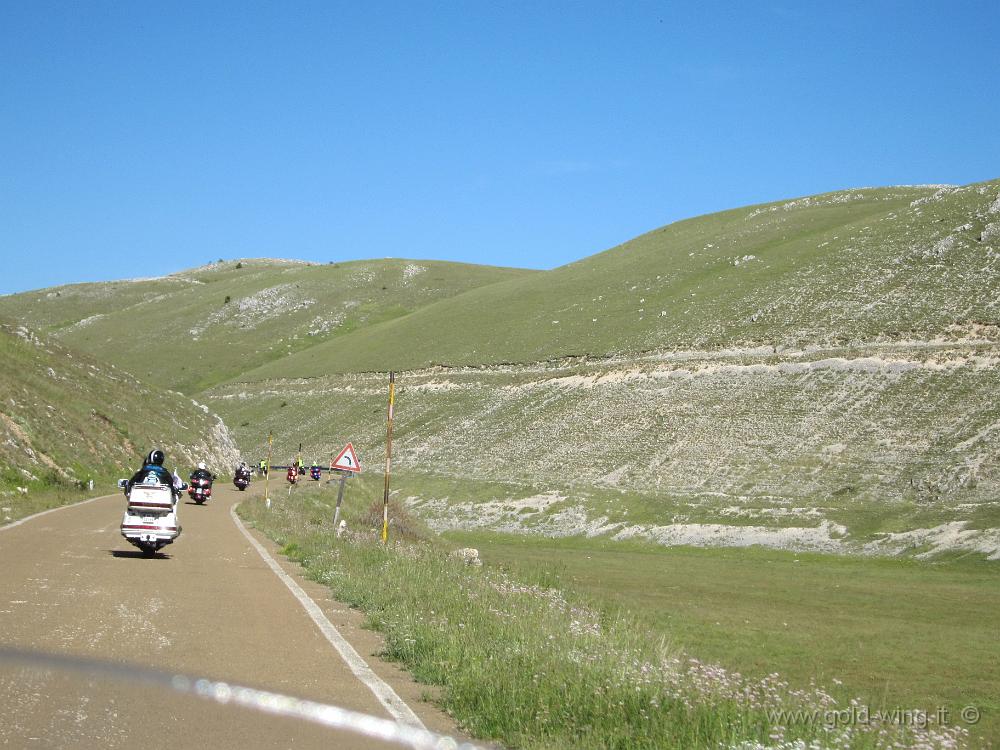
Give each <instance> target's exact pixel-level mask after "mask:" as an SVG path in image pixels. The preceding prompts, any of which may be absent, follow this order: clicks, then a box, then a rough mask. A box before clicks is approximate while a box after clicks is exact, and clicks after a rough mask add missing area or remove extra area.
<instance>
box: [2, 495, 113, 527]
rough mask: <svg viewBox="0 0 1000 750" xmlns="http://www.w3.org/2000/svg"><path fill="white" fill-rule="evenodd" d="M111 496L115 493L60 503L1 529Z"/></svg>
mask: <svg viewBox="0 0 1000 750" xmlns="http://www.w3.org/2000/svg"><path fill="white" fill-rule="evenodd" d="M109 497H114V495H101V496H100V497H92V498H90V499H89V500H81V501H80V502H77V503H70V504H69V505H60V506H58V507H56V508H49V509H48V510H43V511H41V512H40V513H35V514H33V515H30V516H25V517H24V518H19V519H18V520H16V521H11V522H10V523H8V524H5V525H4V526H0V531H6V530H7V529H13V528H14V527H15V526H20V525H21V524H22V523H27V522H28V521H31V520H34V519H35V518H39V517H40V516H47V515H48V514H49V513H55V512H56V511H57V510H66V508H75V507H76V506H78V505H86V504H87V503H92V502H95V501H97V500H106V499H107V498H109Z"/></svg>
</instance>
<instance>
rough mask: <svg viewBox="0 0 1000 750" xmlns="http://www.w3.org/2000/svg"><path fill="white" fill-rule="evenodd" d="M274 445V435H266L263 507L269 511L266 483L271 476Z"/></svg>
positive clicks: (269, 502) (269, 500) (269, 496)
mask: <svg viewBox="0 0 1000 750" xmlns="http://www.w3.org/2000/svg"><path fill="white" fill-rule="evenodd" d="M273 445H274V433H272V432H268V433H267V464H266V465H265V466H264V505H265V506H266V507H267V508H268V509H269V510H270V508H271V495H270V493H268V491H267V489H268V487H267V482H268V479H269V478H270V476H271V446H273Z"/></svg>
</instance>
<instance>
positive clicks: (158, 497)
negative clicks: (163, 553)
mask: <svg viewBox="0 0 1000 750" xmlns="http://www.w3.org/2000/svg"><path fill="white" fill-rule="evenodd" d="M118 487H119V488H120V489H121V490H122V491H123V492H124V494H125V497H126V499H127V503H126V505H125V515H124V517H123V518H122V523H121V532H122V536H123V537H125V540H126V541H127V542H128V543H129V544H133V545H135V546H136V547H138V548H139V549H140V550H142V551H143V553H144V554H146V555H153V554H155V553H156V552H157V551H158V550H159V549H160V548H161V547H164V546H166V545H168V544H172V543H173V541H174V540H175V539H176V538H177V537H179V536H180V534H181V524H180V522H179V521H178V520H177V501H176V500H175V499H174V492H173V488H172V487H169V486H167V485H164V484H160V483H159V481H158V480H157V478H156V477H155V476H153V475H149V476H147V477H146V478H145V479H144V480H143V482H142V483H141V484H133V485H132V486H131V488H130V487H129V482H128V480H127V479H119V480H118ZM185 489H187V485H186V484H182V485H181V491H183V490H185Z"/></svg>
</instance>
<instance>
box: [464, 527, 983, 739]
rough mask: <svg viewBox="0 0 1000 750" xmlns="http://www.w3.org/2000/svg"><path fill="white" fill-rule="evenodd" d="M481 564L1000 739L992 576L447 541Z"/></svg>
mask: <svg viewBox="0 0 1000 750" xmlns="http://www.w3.org/2000/svg"><path fill="white" fill-rule="evenodd" d="M444 537H445V539H447V540H449V541H451V542H454V543H456V544H461V545H466V546H472V547H476V548H477V549H479V551H480V554H481V557H482V558H483V559H484V561H485V562H486V564H487V565H491V566H497V567H499V568H501V569H503V570H508V571H510V572H511V573H513V574H515V575H524V574H528V575H536V574H537V571H557V572H558V580H559V582H560V584H561V585H564V586H568V587H571V588H572V589H573V590H575V591H578V592H579V593H581V594H583V595H585V596H587V597H589V598H590V601H591V602H592V603H594V605H595V606H599V607H601V608H604V609H611V610H615V609H621V610H625V611H628V612H630V613H631V614H632V615H634V616H635V617H636V618H637V619H638V620H640V621H641V622H642V623H643V624H644V625H645V626H646V627H648V628H650V630H651V631H653V632H654V633H657V634H659V635H661V636H662V637H669V638H670V640H671V642H672V643H673V645H674V646H675V647H676V648H679V649H683V650H684V651H686V652H689V653H693V654H697V655H698V656H699V657H700V658H703V659H706V660H710V661H716V662H719V663H720V664H723V665H725V666H726V667H727V668H730V669H734V670H738V671H739V672H741V673H742V674H745V675H747V676H749V677H758V678H759V677H763V676H765V675H767V674H769V673H771V672H779V673H781V674H782V675H783V676H785V677H787V678H788V679H789V680H790V681H791V682H793V683H795V684H799V685H805V684H808V683H809V682H810V681H811V680H816V681H817V682H818V683H820V684H826V685H830V684H832V682H833V680H835V679H836V680H840V681H841V682H842V683H843V690H844V691H846V692H847V693H849V694H850V695H852V696H857V697H859V698H860V699H861V700H862V702H863V703H864V704H865V705H868V706H871V707H872V708H873V709H874V708H882V709H894V708H904V709H905V708H922V709H925V710H929V711H933V710H936V709H937V707H939V706H946V707H948V708H949V709H950V710H951V716H952V717H957V716H958V715H959V711H960V710H961V709H962V708H963V707H964V706H967V705H975V706H977V707H978V708H979V710H980V711H981V712H982V719H981V721H980V723H979V724H978V725H977V726H974V727H970V729H971V730H972V734H973V735H974V736H977V737H980V738H983V739H988V740H991V741H993V742H996V741H997V740H998V739H1000V699H998V696H997V691H996V686H997V685H998V684H1000V639H998V636H1000V624H998V621H997V613H998V612H1000V585H998V584H1000V567H998V566H997V564H996V563H990V562H987V561H984V560H983V559H982V557H981V556H973V555H963V556H950V557H941V558H936V559H935V561H934V562H926V561H918V560H913V559H890V558H868V557H847V556H834V555H818V554H805V553H800V554H796V553H791V552H783V551H775V550H764V549H760V548H750V549H738V550H736V549H718V548H708V549H698V548H690V547H669V548H664V547H658V546H655V545H647V544H638V543H622V542H608V541H605V540H595V539H581V538H566V539H544V538H539V537H528V536H515V535H506V534H496V533H488V532H448V533H446V534H445V535H444Z"/></svg>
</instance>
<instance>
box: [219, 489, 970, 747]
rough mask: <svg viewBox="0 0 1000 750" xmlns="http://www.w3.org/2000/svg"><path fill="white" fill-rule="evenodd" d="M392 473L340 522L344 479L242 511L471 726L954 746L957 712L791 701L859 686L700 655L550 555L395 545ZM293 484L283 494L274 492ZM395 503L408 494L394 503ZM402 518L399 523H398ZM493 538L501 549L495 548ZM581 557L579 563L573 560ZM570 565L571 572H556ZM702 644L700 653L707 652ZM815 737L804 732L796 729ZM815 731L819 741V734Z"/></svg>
mask: <svg viewBox="0 0 1000 750" xmlns="http://www.w3.org/2000/svg"><path fill="white" fill-rule="evenodd" d="M377 490H378V483H376V482H375V481H374V480H373V479H370V478H366V479H365V480H364V481H360V482H358V483H357V484H355V485H352V486H351V487H350V488H349V492H350V497H351V501H350V503H349V504H347V503H345V508H344V515H345V517H346V518H347V520H348V525H349V527H350V529H351V531H350V532H348V534H347V535H345V536H342V537H341V538H337V536H336V534H335V532H334V529H333V526H332V516H333V508H332V506H333V504H334V502H335V497H336V493H335V491H334V490H333V487H332V486H328V487H324V486H322V485H320V486H315V485H313V486H311V487H310V486H308V485H307V486H304V487H301V488H298V489H297V490H295V491H293V492H292V494H291V496H290V497H288V498H287V499H277V500H276V501H274V502H273V504H272V507H271V509H270V510H268V509H266V508H265V506H264V504H263V503H262V502H261V501H260V499H259V498H256V499H248V500H247V501H246V502H244V503H243V504H242V505H241V506H240V511H239V512H240V515H241V516H242V517H243V518H244V519H246V520H247V521H248V522H250V523H252V524H253V525H255V526H256V527H257V528H259V529H261V530H262V531H263V532H264V533H266V534H268V535H269V536H270V537H271V538H273V539H275V540H276V541H277V542H278V543H279V544H281V545H283V549H284V551H285V553H286V554H288V555H289V556H290V557H291V558H292V559H295V560H297V561H299V562H300V563H301V564H302V565H303V566H304V567H305V569H306V571H307V574H308V575H309V576H310V577H311V578H313V579H315V580H317V581H320V582H322V583H324V584H326V585H328V586H329V587H330V589H331V591H332V592H333V594H334V596H336V597H337V598H339V599H341V600H343V601H346V602H348V603H349V604H351V605H352V606H356V607H358V608H360V609H362V610H363V611H364V612H365V613H366V615H367V618H368V623H369V625H370V626H371V627H373V628H375V629H377V630H379V631H381V632H382V633H383V634H384V636H385V654H384V655H385V656H386V657H387V658H389V659H393V660H398V661H400V662H402V663H403V664H404V665H406V666H407V668H408V669H409V670H410V671H411V673H412V674H413V675H414V677H415V678H416V679H417V680H419V681H422V682H425V683H428V684H432V685H437V686H441V688H442V690H441V692H440V698H439V699H438V700H439V701H440V703H441V705H442V706H443V708H444V709H445V710H447V711H448V712H449V713H450V714H451V715H452V716H453V717H455V719H456V720H457V721H458V722H459V723H460V724H461V725H462V726H463V727H464V728H465V729H467V730H468V731H469V732H471V733H472V734H474V735H475V736H477V737H479V738H482V739H489V740H497V741H500V742H503V743H505V744H507V745H509V746H512V747H521V748H560V749H561V748H566V749H567V750H568V749H569V748H621V749H622V750H625V749H626V748H701V747H744V746H746V747H751V746H752V747H761V746H773V747H787V748H792V747H807V746H808V747H813V746H815V747H820V746H821V747H845V748H848V747H850V748H867V747H876V746H879V744H880V743H881V744H882V746H887V745H888V744H890V743H892V742H894V741H895V742H898V743H899V744H898V745H896V746H898V747H928V748H932V747H953V746H959V745H961V744H963V742H964V740H965V736H964V734H963V732H962V731H961V730H960V729H959V728H956V727H945V728H942V727H925V728H917V727H891V726H883V727H882V730H883V732H882V734H879V732H878V731H876V730H875V729H874V728H873V727H867V726H831V725H824V724H823V723H822V722H809V721H804V722H797V723H796V722H790V721H787V720H785V719H779V718H778V717H775V716H773V715H771V713H770V712H773V711H776V710H788V711H794V710H803V711H812V710H819V711H823V710H829V709H831V708H832V707H834V706H842V705H847V704H846V700H847V698H848V697H849V696H848V695H847V694H846V693H844V692H843V691H840V690H835V691H834V693H833V694H831V693H830V692H827V691H826V690H824V689H822V688H820V687H818V686H816V685H811V684H806V685H799V686H796V685H794V684H790V683H789V682H786V681H785V680H784V679H783V678H782V677H781V676H779V675H778V674H776V673H770V674H767V675H764V676H762V677H750V676H744V675H742V674H740V673H737V672H735V671H729V670H726V669H723V668H721V667H719V666H717V665H714V664H712V663H710V662H707V661H705V660H704V659H700V660H699V659H694V658H692V657H690V656H688V653H697V652H687V653H685V652H684V651H682V650H681V649H679V648H678V647H677V646H676V644H674V643H672V642H671V639H672V634H671V633H670V632H669V631H662V630H661V631H659V632H658V631H657V630H655V629H653V628H651V627H650V626H649V624H648V623H647V622H645V621H643V620H642V619H639V618H637V617H635V616H633V615H631V614H630V613H629V612H628V611H626V610H624V609H622V608H621V607H606V608H605V607H601V606H595V604H594V602H595V600H594V599H593V597H590V598H589V600H588V599H587V598H584V597H581V596H580V595H578V594H576V593H574V591H573V589H574V588H575V587H574V585H573V584H572V583H571V582H570V583H567V581H566V573H564V574H563V575H562V576H553V575H552V573H551V571H550V570H549V566H545V565H539V566H529V568H528V569H525V568H523V566H518V567H517V568H516V569H515V568H513V567H511V568H510V569H508V570H503V569H501V568H500V567H499V566H495V565H487V566H484V567H481V568H477V567H475V566H471V565H468V564H466V563H465V562H463V561H462V560H460V559H458V558H457V557H455V556H453V555H451V554H449V551H448V545H447V544H445V543H444V542H443V541H442V540H440V539H437V540H435V539H429V540H428V541H424V542H417V543H406V542H401V541H397V540H395V539H394V538H393V537H391V543H390V544H389V545H387V546H383V545H382V544H381V543H380V542H378V540H377V534H376V533H375V532H374V530H373V529H371V528H370V525H371V522H370V521H368V522H367V523H366V522H365V521H364V517H365V516H366V514H368V509H369V508H370V507H371V505H372V501H377V499H378V491H377ZM274 496H275V497H276V498H280V497H281V495H280V494H276V495H274ZM394 511H395V507H394ZM390 533H391V532H390ZM487 554H490V553H489V552H487ZM569 570H570V569H569V566H568V565H567V567H566V571H567V573H568V572H569ZM557 578H561V579H562V581H563V585H562V586H553V585H552V584H553V583H555V582H556V580H557ZM699 656H701V655H700V654H699ZM797 741H801V742H802V743H803V744H801V745H795V744H794V743H795V742H797ZM810 742H813V743H816V744H815V745H808V744H807V743H810Z"/></svg>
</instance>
